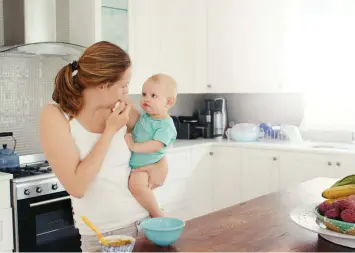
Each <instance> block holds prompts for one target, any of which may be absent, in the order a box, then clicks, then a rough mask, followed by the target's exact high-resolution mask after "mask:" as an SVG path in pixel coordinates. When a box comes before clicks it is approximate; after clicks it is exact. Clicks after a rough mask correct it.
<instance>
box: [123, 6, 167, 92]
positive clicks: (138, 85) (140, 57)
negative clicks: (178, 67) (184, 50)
mask: <svg viewBox="0 0 355 253" xmlns="http://www.w3.org/2000/svg"><path fill="white" fill-rule="evenodd" d="M161 2H162V1H161V0H149V1H141V0H131V1H130V5H129V7H130V14H129V15H130V18H129V20H130V26H129V27H130V31H129V33H130V40H131V43H130V47H131V50H130V54H131V58H132V70H133V75H132V79H131V82H130V85H129V90H130V94H141V92H142V85H143V83H144V81H145V80H146V79H147V78H148V77H150V76H151V75H153V74H156V73H160V72H161V70H162V60H163V58H162V50H161V49H162V46H163V42H162V29H163V20H162V18H161Z"/></svg>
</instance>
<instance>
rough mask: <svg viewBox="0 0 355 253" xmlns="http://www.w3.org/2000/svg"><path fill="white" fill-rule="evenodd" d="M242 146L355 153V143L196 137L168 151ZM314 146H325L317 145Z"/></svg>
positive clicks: (179, 141)
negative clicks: (244, 140)
mask: <svg viewBox="0 0 355 253" xmlns="http://www.w3.org/2000/svg"><path fill="white" fill-rule="evenodd" d="M209 146H219V147H241V148H256V149H272V150H279V151H287V150H289V151H298V152H312V153H326V154H327V153H328V154H350V155H354V154H355V145H354V144H343V143H320V142H308V141H305V142H302V143H289V142H269V141H256V142H236V141H232V140H227V139H222V140H214V139H196V140H176V141H175V143H174V144H173V145H172V146H170V147H169V148H168V149H167V153H174V152H177V151H181V150H184V149H190V148H198V147H209ZM314 146H324V147H317V148H315V147H314ZM326 146H336V147H338V148H331V147H329V148H328V147H326Z"/></svg>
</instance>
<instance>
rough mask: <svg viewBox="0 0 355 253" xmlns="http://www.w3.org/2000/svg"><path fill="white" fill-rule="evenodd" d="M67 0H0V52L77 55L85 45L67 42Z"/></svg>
mask: <svg viewBox="0 0 355 253" xmlns="http://www.w3.org/2000/svg"><path fill="white" fill-rule="evenodd" d="M69 1H70V0H0V3H1V2H2V10H1V12H2V13H1V12H0V15H1V14H2V15H3V19H2V21H1V19H0V25H1V26H2V27H3V29H0V43H1V46H2V47H0V52H8V51H11V52H19V53H30V54H40V55H68V54H70V55H72V54H74V55H78V54H79V55H80V54H81V53H82V52H83V50H84V49H85V48H84V47H82V46H81V45H76V44H73V43H70V41H69ZM74 1H75V0H74ZM0 7H1V4H0ZM1 23H2V24H1Z"/></svg>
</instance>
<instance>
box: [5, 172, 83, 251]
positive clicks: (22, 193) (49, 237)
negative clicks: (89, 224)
mask: <svg viewBox="0 0 355 253" xmlns="http://www.w3.org/2000/svg"><path fill="white" fill-rule="evenodd" d="M11 185H12V201H13V203H12V205H13V212H14V243H15V252H81V249H80V235H79V232H78V230H77V229H76V228H75V226H74V221H73V215H72V206H71V200H70V197H69V195H68V193H67V192H66V191H65V189H64V188H63V186H62V185H61V184H60V183H59V181H58V179H57V178H56V177H54V176H53V175H52V173H50V174H46V175H41V176H31V177H24V178H18V179H14V180H13V181H12V183H11Z"/></svg>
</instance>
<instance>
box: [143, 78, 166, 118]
mask: <svg viewBox="0 0 355 253" xmlns="http://www.w3.org/2000/svg"><path fill="white" fill-rule="evenodd" d="M140 103H141V106H142V108H143V110H144V111H145V112H146V113H148V114H150V115H161V114H165V113H167V111H168V110H169V105H168V97H167V96H166V92H165V85H164V84H160V83H157V82H153V81H150V80H148V81H146V82H145V83H144V85H143V89H142V98H141V101H140Z"/></svg>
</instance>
